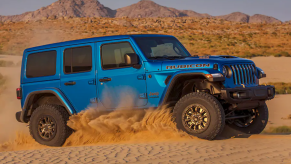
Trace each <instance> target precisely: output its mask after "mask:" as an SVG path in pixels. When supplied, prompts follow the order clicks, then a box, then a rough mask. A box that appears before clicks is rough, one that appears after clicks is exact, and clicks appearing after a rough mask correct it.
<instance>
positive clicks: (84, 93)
mask: <svg viewBox="0 0 291 164" xmlns="http://www.w3.org/2000/svg"><path fill="white" fill-rule="evenodd" d="M94 50H95V46H94V43H89V44H84V45H77V46H76V45H74V46H67V47H63V48H62V52H63V53H62V54H63V55H62V62H61V63H62V71H61V89H62V91H63V93H64V94H65V95H66V97H67V98H68V99H69V101H70V102H71V104H72V105H73V106H74V108H75V110H76V112H80V111H82V110H84V109H86V108H87V107H88V106H89V105H91V103H93V102H94V100H95V99H96V95H97V88H96V68H95V55H94V54H95V53H96V51H94Z"/></svg>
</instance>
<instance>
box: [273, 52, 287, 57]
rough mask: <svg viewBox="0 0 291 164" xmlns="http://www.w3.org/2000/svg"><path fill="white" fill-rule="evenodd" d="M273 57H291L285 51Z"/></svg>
mask: <svg viewBox="0 0 291 164" xmlns="http://www.w3.org/2000/svg"><path fill="white" fill-rule="evenodd" d="M274 56H275V57H282V56H284V57H291V55H290V54H289V53H288V52H285V51H282V52H280V53H277V54H275V55H274Z"/></svg>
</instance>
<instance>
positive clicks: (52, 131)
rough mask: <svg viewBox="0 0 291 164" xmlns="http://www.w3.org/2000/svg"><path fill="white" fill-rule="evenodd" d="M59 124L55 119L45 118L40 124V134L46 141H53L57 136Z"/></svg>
mask: <svg viewBox="0 0 291 164" xmlns="http://www.w3.org/2000/svg"><path fill="white" fill-rule="evenodd" d="M56 131H57V124H56V121H55V119H54V118H53V117H51V116H43V117H41V118H40V119H39V122H38V134H39V136H40V137H41V138H42V139H43V140H46V141H49V140H52V139H53V138H54V137H55V136H56Z"/></svg>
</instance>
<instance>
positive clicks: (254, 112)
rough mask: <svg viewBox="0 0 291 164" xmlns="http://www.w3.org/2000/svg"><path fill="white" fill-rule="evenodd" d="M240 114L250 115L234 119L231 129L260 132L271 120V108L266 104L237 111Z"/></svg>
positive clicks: (251, 132)
mask: <svg viewBox="0 0 291 164" xmlns="http://www.w3.org/2000/svg"><path fill="white" fill-rule="evenodd" d="M236 112H239V113H238V114H240V115H249V117H246V118H240V119H236V120H233V121H232V122H231V124H230V125H228V126H229V127H230V128H231V129H234V130H236V131H239V132H241V133H243V134H260V133H261V132H262V131H263V130H264V129H265V127H266V126H267V123H268V120H269V110H268V107H267V105H266V104H264V105H262V106H260V107H258V108H256V109H250V110H243V111H236Z"/></svg>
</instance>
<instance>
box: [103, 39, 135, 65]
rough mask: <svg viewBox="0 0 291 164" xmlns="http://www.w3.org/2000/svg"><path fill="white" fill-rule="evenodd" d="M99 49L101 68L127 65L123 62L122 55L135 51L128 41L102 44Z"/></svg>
mask: <svg viewBox="0 0 291 164" xmlns="http://www.w3.org/2000/svg"><path fill="white" fill-rule="evenodd" d="M101 51H102V52H101V57H102V68H103V69H117V68H123V67H128V66H127V65H126V64H125V60H124V55H125V54H128V53H135V52H134V50H133V48H132V47H131V45H130V43H128V42H121V43H114V44H105V45H102V50H101Z"/></svg>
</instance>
